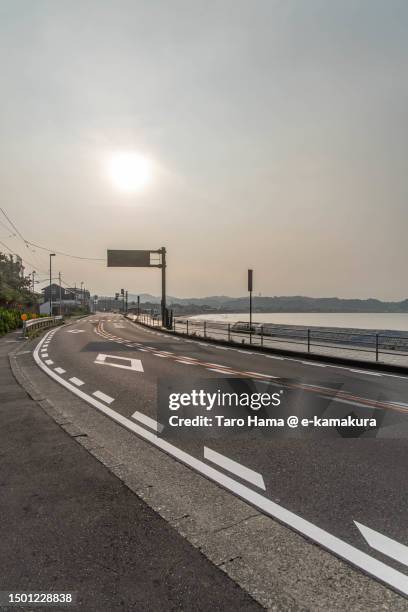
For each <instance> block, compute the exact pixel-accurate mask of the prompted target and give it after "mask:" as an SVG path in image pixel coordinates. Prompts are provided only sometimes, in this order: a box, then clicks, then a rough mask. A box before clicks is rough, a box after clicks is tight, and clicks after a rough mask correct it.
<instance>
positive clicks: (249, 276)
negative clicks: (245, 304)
mask: <svg viewBox="0 0 408 612" xmlns="http://www.w3.org/2000/svg"><path fill="white" fill-rule="evenodd" d="M252 289H253V270H248V291H249V342H250V344H252Z"/></svg>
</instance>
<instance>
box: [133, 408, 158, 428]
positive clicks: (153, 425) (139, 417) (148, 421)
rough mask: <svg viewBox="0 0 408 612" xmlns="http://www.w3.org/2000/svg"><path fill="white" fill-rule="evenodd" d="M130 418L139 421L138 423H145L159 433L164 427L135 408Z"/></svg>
mask: <svg viewBox="0 0 408 612" xmlns="http://www.w3.org/2000/svg"><path fill="white" fill-rule="evenodd" d="M132 419H135V421H139V422H140V423H143V424H144V425H147V427H150V429H153V430H154V431H158V432H159V433H160V432H161V431H163V429H164V427H163V425H162V424H161V423H158V422H157V421H155V420H154V419H151V418H150V417H148V416H147V415H146V414H143V413H142V412H139V411H138V410H136V412H134V413H133V414H132Z"/></svg>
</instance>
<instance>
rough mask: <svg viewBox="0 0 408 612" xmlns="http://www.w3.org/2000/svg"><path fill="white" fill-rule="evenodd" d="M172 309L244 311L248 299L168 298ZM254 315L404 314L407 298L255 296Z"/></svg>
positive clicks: (144, 298)
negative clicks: (363, 298) (390, 299)
mask: <svg viewBox="0 0 408 612" xmlns="http://www.w3.org/2000/svg"><path fill="white" fill-rule="evenodd" d="M136 299H137V296H136V295H133V294H132V295H129V302H131V301H136ZM140 301H141V303H143V304H152V305H154V304H160V297H157V296H153V295H149V294H147V293H144V294H141V295H140ZM167 301H168V304H169V305H172V306H173V307H174V310H177V311H180V312H185V313H186V314H187V313H188V312H190V311H191V312H202V311H205V312H209V311H212V312H246V311H247V310H248V297H247V296H245V297H239V298H232V297H228V296H225V295H219V296H217V295H214V296H209V297H205V298H177V297H173V296H167ZM253 310H254V312H395V313H398V312H400V313H401V312H407V313H408V299H405V300H402V301H400V302H382V301H381V300H377V299H374V298H369V299H366V300H360V299H354V298H352V299H342V298H337V297H329V298H312V297H305V296H301V295H296V296H275V297H254V298H253Z"/></svg>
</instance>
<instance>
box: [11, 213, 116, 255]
mask: <svg viewBox="0 0 408 612" xmlns="http://www.w3.org/2000/svg"><path fill="white" fill-rule="evenodd" d="M0 211H1V212H2V213H3V215H4V217H5V218H6V219H7V221H8V222H9V223H10V225H11V227H12V228H13V229H14V230H15V231H16V232H17V235H18V236H19V237H20V238H21V240H22V241H23V242H24V244H25V246H26V247H28V245H31V246H33V247H36V248H37V249H41V250H42V251H47V252H48V253H56V254H57V255H62V256H63V257H71V258H72V259H81V260H86V261H105V260H104V259H102V258H101V257H81V256H80V255H72V254H71V253H64V252H63V251H57V249H49V248H47V247H44V246H41V245H40V244H36V243H35V242H31V241H30V240H27V239H26V238H24V236H23V235H22V233H21V232H20V231H19V229H18V228H17V226H16V225H15V223H13V221H12V220H11V219H10V217H9V216H8V215H7V213H6V212H5V211H4V209H3V208H1V207H0ZM3 225H4V224H3ZM6 229H7V228H6Z"/></svg>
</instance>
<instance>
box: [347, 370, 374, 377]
mask: <svg viewBox="0 0 408 612" xmlns="http://www.w3.org/2000/svg"><path fill="white" fill-rule="evenodd" d="M349 371H350V372H356V374H368V375H369V376H382V374H377V372H366V371H365V370H351V369H350V370H349Z"/></svg>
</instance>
